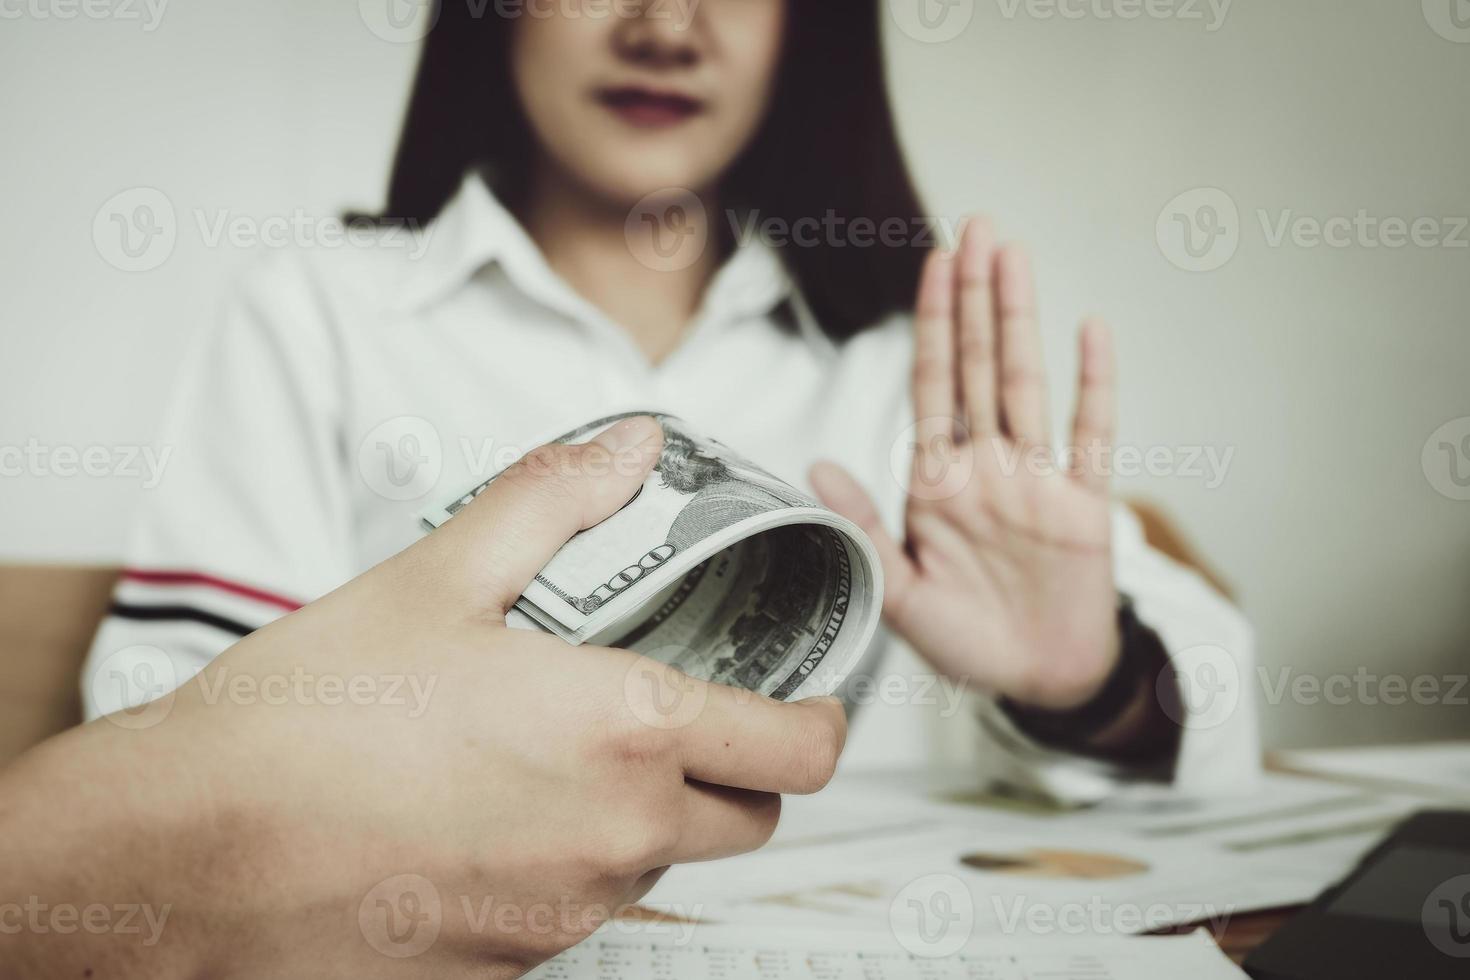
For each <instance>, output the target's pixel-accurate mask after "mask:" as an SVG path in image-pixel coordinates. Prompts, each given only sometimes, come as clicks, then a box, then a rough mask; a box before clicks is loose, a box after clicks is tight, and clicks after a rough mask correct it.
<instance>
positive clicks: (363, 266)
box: [84, 0, 1257, 801]
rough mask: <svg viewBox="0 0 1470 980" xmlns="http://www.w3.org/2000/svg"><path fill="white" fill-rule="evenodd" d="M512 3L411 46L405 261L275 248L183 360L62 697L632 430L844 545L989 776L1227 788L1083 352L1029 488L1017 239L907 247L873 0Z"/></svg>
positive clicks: (1220, 743) (207, 643)
mask: <svg viewBox="0 0 1470 980" xmlns="http://www.w3.org/2000/svg"><path fill="white" fill-rule="evenodd" d="M514 9H515V10H516V11H518V12H519V16H510V17H502V16H497V15H496V13H497V10H498V8H497V7H495V6H494V5H491V6H485V5H478V4H469V5H463V4H460V3H457V2H449V3H446V4H444V5H443V7H442V9H441V10H440V11H439V12H438V20H437V26H436V28H435V29H434V31H433V32H432V33H431V35H430V36H429V38H428V40H427V41H426V44H425V48H424V52H423V57H422V61H421V64H420V67H419V72H418V77H417V80H416V82H415V89H414V94H413V98H412V102H411V105H410V108H409V112H408V116H407V120H406V123H405V126H404V131H403V136H402V141H401V143H400V146H399V151H398V156H397V160H396V162H395V167H394V173H393V178H392V185H391V188H390V193H389V200H388V206H387V209H386V212H385V213H384V215H382V216H381V218H380V220H379V223H380V224H381V225H383V226H384V227H385V229H389V228H391V227H392V226H395V225H399V226H404V225H406V226H409V227H411V228H415V229H423V235H422V240H421V241H418V245H419V246H421V249H420V248H417V247H416V248H415V249H414V250H413V251H412V252H410V251H408V250H405V249H403V248H399V247H394V246H393V244H392V243H394V242H398V243H401V242H402V241H403V238H402V236H399V235H393V234H389V232H388V231H387V230H385V231H384V233H383V236H382V245H381V247H377V248H355V249H352V250H350V251H339V252H334V253H320V254H302V255H298V256H285V257H282V258H281V259H279V260H278V261H276V262H275V263H274V264H273V265H272V266H270V267H269V268H266V269H263V270H261V272H260V273H259V275H257V276H256V277H255V278H254V279H253V280H252V281H251V282H249V283H247V284H246V286H245V288H244V289H243V291H242V295H241V296H240V298H239V299H238V301H237V302H235V303H234V304H233V306H232V307H231V311H230V313H229V315H228V316H227V317H226V318H225V320H224V322H223V324H222V325H221V326H220V327H219V328H218V329H216V330H213V331H211V332H209V333H207V334H205V335H204V336H203V337H201V339H200V342H199V344H198V345H197V349H196V350H195V351H194V353H193V355H192V356H191V359H190V360H189V362H188V367H187V368H186V377H185V382H184V386H183V389H182V392H181V394H180V396H179V401H178V403H177V407H176V409H175V414H174V423H173V430H172V438H171V442H172V443H173V444H174V445H175V446H176V449H177V451H176V453H175V467H174V469H173V470H172V471H171V472H170V479H169V480H167V481H166V482H165V484H164V485H163V486H162V487H160V488H159V490H158V491H157V492H156V493H155V494H154V496H153V497H152V498H150V500H149V501H148V507H147V509H146V513H145V514H144V517H143V520H142V523H141V526H140V530H139V533H138V536H137V538H136V543H135V545H134V550H133V553H132V556H131V565H132V567H131V569H130V570H129V572H128V573H127V574H126V576H125V579H124V581H123V583H122V584H121V586H120V588H119V591H118V595H117V601H116V604H115V606H114V609H113V615H112V616H111V617H110V618H109V620H108V621H107V622H106V624H105V625H104V627H103V628H102V630H101V631H100V633H99V635H98V637H97V640H96V643H95V645H94V649H93V651H92V656H91V661H90V664H89V669H88V675H87V676H88V680H87V681H86V682H85V684H84V686H85V687H86V688H87V690H88V699H89V710H90V711H91V712H92V713H98V712H104V711H108V710H112V709H114V708H116V707H118V706H120V704H121V701H119V695H118V693H117V692H118V691H119V690H123V689H125V688H126V685H127V683H131V681H129V680H128V679H129V678H136V677H139V676H140V675H139V670H140V668H142V667H144V666H147V667H150V668H153V667H156V666H159V665H161V666H162V673H163V674H164V676H163V677H162V678H161V679H160V680H159V682H158V687H160V688H163V687H166V686H168V685H169V684H172V683H179V682H182V681H183V680H184V679H186V678H188V677H190V676H192V675H193V673H195V672H196V671H198V670H199V669H200V668H201V667H202V666H203V665H204V664H206V663H208V662H209V660H210V659H211V658H213V657H214V656H215V655H217V654H218V653H219V652H221V651H222V650H223V649H225V647H227V646H228V645H229V644H230V643H231V642H232V641H233V640H234V639H235V638H237V637H238V636H239V635H243V634H245V633H248V632H250V631H251V630H253V629H256V628H258V627H260V626H262V625H264V624H265V623H266V622H268V621H270V620H271V619H272V618H274V617H276V616H278V615H280V614H281V613H282V612H283V611H284V610H288V609H291V608H294V607H295V606H296V605H297V604H299V603H301V602H305V601H308V600H310V599H312V598H314V597H316V596H318V595H321V594H323V593H325V592H327V591H329V590H330V589H332V588H333V587H335V586H336V585H338V584H339V583H341V582H343V581H346V580H347V579H349V578H350V577H351V576H352V575H354V574H355V573H357V572H359V571H361V570H362V569H364V568H366V567H368V566H370V565H371V564H373V563H374V562H377V561H379V560H381V559H383V558H385V557H387V556H388V555H391V554H393V553H395V552H397V551H399V550H400V549H402V548H403V547H405V546H406V545H407V544H409V543H410V542H411V541H413V540H414V539H415V538H416V537H418V536H419V533H420V532H419V529H418V525H417V522H416V521H415V519H414V516H413V515H414V514H415V513H416V512H417V511H418V510H419V509H421V508H422V506H423V505H424V503H425V502H427V501H428V500H430V499H433V498H436V497H443V496H447V495H450V494H453V493H454V492H457V491H461V490H462V489H463V488H465V487H469V486H473V485H475V484H476V483H477V482H479V481H480V480H483V479H484V478H485V476H486V475H488V473H487V472H486V471H487V470H489V471H493V469H494V467H493V466H490V465H488V462H489V459H490V457H491V456H495V455H496V454H495V452H494V451H495V450H505V449H509V450H512V451H515V450H525V449H528V448H531V447H532V446H534V445H535V444H536V441H537V440H538V438H539V437H541V436H545V435H547V434H550V433H554V432H557V431H566V430H570V429H572V428H574V427H575V426H576V425H578V424H580V423H583V422H585V421H586V420H588V419H592V418H598V417H602V416H605V415H608V414H610V412H609V409H610V408H614V407H628V406H636V407H639V408H645V407H647V408H658V409H661V410H665V411H668V412H670V413H672V414H675V415H678V416H681V417H683V418H685V419H687V420H688V421H689V422H691V423H692V424H693V425H694V426H695V427H696V428H697V429H700V430H702V431H705V432H708V433H710V434H712V435H714V436H715V437H717V438H719V439H721V440H722V441H724V442H727V443H729V444H730V445H732V446H733V447H735V448H736V449H737V450H738V451H740V452H741V453H743V454H744V455H746V456H748V457H750V458H752V459H755V460H758V461H759V462H760V463H761V465H762V466H764V467H766V468H768V469H770V470H771V471H772V472H774V473H776V474H777V475H779V476H781V477H783V478H785V479H787V480H789V481H791V482H793V483H795V484H797V485H800V484H801V483H802V482H803V479H804V477H806V476H807V475H808V473H809V476H810V483H811V485H813V486H814V488H815V489H816V490H817V492H818V493H819V494H820V495H821V496H822V497H823V498H824V499H825V500H826V501H827V503H828V504H829V505H830V506H832V507H833V508H834V509H836V510H839V511H841V512H843V513H845V514H847V515H848V516H850V517H851V518H853V519H854V520H855V521H857V522H858V523H859V524H861V525H862V526H864V527H865V528H866V529H867V530H868V531H869V532H870V533H871V534H872V536H873V538H874V540H875V542H876V543H877V546H878V548H879V550H880V552H881V554H882V557H883V561H884V565H885V572H886V578H887V580H888V583H889V588H888V593H887V596H886V602H885V613H886V620H887V623H888V625H889V626H890V627H891V628H892V630H893V631H894V632H896V633H897V634H898V635H899V636H900V637H901V638H902V639H903V640H905V641H906V642H907V644H908V645H909V646H911V647H912V648H913V649H914V650H915V651H916V652H917V653H918V654H919V655H920V656H921V657H923V658H924V659H925V660H926V661H927V662H928V663H929V664H930V665H932V667H933V668H935V669H937V670H940V671H943V672H944V673H945V674H947V675H949V676H950V677H953V678H955V679H958V680H964V681H968V682H969V683H970V685H971V686H972V688H973V689H974V690H976V691H978V692H981V693H982V694H983V695H984V696H983V697H982V698H981V699H980V701H981V703H980V705H979V708H978V710H979V711H980V713H981V715H982V720H983V722H984V724H985V727H986V730H987V732H988V733H989V734H990V736H991V737H992V738H991V741H992V743H993V745H992V746H991V751H990V752H988V753H986V756H987V759H988V760H989V762H990V763H991V764H992V767H993V774H994V775H997V776H999V777H1001V778H1004V779H1006V780H1009V781H1011V782H1012V783H1016V784H1020V785H1022V786H1023V787H1025V788H1029V789H1031V790H1034V791H1038V792H1044V793H1050V794H1051V795H1053V796H1056V797H1059V798H1062V799H1066V800H1074V801H1085V800H1093V799H1097V798H1099V797H1101V796H1104V795H1106V794H1107V793H1108V792H1110V791H1111V789H1112V788H1113V787H1114V786H1116V785H1117V784H1118V783H1120V782H1121V781H1125V780H1127V779H1132V778H1161V779H1172V780H1173V782H1174V783H1175V784H1176V785H1177V786H1179V787H1181V788H1182V789H1185V790H1188V791H1206V790H1220V789H1224V788H1228V787H1233V786H1239V785H1241V784H1243V783H1244V782H1246V781H1248V780H1249V779H1250V778H1251V776H1252V775H1253V773H1254V771H1255V766H1256V761H1255V757H1256V748H1257V746H1256V736H1255V730H1254V713H1253V709H1252V706H1251V705H1250V703H1249V702H1248V701H1243V700H1242V699H1241V697H1240V690H1241V688H1242V686H1243V685H1242V684H1241V683H1240V678H1241V677H1243V676H1245V675H1246V674H1247V672H1248V671H1249V669H1250V662H1251V660H1250V657H1251V649H1250V642H1251V640H1250V634H1249V630H1248V629H1247V627H1246V626H1245V624H1244V623H1243V622H1242V620H1241V619H1240V617H1239V616H1238V614H1236V613H1235V612H1234V611H1233V610H1232V609H1231V608H1230V607H1229V606H1228V605H1226V604H1225V603H1224V602H1223V601H1221V600H1220V599H1219V598H1218V597H1217V596H1215V595H1214V594H1213V593H1211V592H1210V590H1209V589H1208V587H1206V586H1205V585H1204V583H1203V582H1201V581H1200V580H1199V579H1198V578H1196V577H1195V576H1193V575H1192V574H1191V573H1189V572H1187V571H1185V570H1183V569H1181V568H1179V567H1177V566H1175V565H1173V564H1171V563H1169V562H1168V561H1167V560H1166V559H1164V558H1162V557H1161V556H1159V555H1157V554H1156V553H1153V552H1151V551H1149V550H1148V549H1147V548H1146V546H1145V545H1144V544H1143V542H1142V540H1141V538H1140V534H1139V531H1138V529H1137V527H1136V525H1135V524H1134V523H1133V522H1132V521H1131V520H1129V519H1128V518H1127V516H1126V515H1125V514H1124V513H1123V512H1121V511H1120V510H1118V509H1116V508H1114V507H1113V506H1112V505H1111V504H1110V502H1109V498H1108V495H1107V479H1106V472H1105V468H1104V467H1102V466H1100V465H1098V463H1099V461H1100V460H1102V459H1104V458H1105V457H1104V455H1103V454H1102V453H1099V452H1097V450H1099V449H1105V448H1106V447H1107V445H1108V444H1109V441H1110V440H1111V438H1112V431H1113V391H1112V377H1113V373H1112V363H1111V362H1112V354H1111V343H1110V339H1109V336H1108V332H1107V330H1106V328H1105V327H1103V326H1102V324H1100V323H1096V322H1090V323H1088V324H1085V325H1084V328H1083V331H1082V334H1081V364H1082V369H1081V379H1080V383H1079V390H1078V408H1077V416H1076V419H1075V423H1074V425H1073V427H1072V431H1071V434H1070V438H1069V439H1068V440H1067V443H1068V445H1069V446H1071V447H1074V448H1075V449H1076V450H1078V451H1076V452H1073V453H1071V454H1070V456H1069V457H1068V458H1069V459H1070V461H1071V465H1070V466H1069V467H1068V468H1066V469H1061V470H1059V469H1057V468H1055V467H1051V466H1048V465H1044V464H1045V462H1046V461H1047V460H1048V459H1049V458H1050V457H1048V456H1046V455H1044V454H1041V455H1038V454H1037V453H1036V452H1035V449H1036V447H1038V446H1040V447H1045V446H1049V445H1050V443H1051V430H1050V427H1049V423H1048V419H1047V417H1046V416H1047V412H1046V405H1047V400H1046V394H1045V381H1044V376H1043V368H1042V364H1041V355H1040V343H1039V339H1038V333H1037V325H1036V320H1035V310H1036V300H1035V293H1034V287H1033V283H1032V280H1031V274H1030V271H1029V266H1028V261H1027V258H1026V254H1025V253H1024V252H1023V251H1022V250H1021V249H1020V248H1018V247H1015V246H1005V247H1000V246H998V245H997V244H996V242H995V240H994V237H993V232H992V229H991V226H990V224H989V223H988V222H987V221H985V220H984V219H975V220H972V221H971V222H969V223H968V225H967V227H966V230H965V233H964V236H963V240H962V241H961V242H960V243H959V245H958V248H957V249H956V250H955V251H954V252H953V253H950V252H947V251H939V250H933V249H930V248H929V247H928V243H927V242H926V241H924V240H923V236H921V235H916V234H915V233H914V232H915V229H916V228H918V227H919V226H920V225H921V224H922V210H921V208H920V207H919V204H918V201H917V199H916V197H915V195H914V193H913V190H912V188H911V185H910V181H909V178H908V175H907V172H906V168H905V165H904V163H903V159H902V156H901V154H900V152H899V149H898V146H897V142H896V138H895V131H894V126H893V123H892V118H891V114H890V111H889V107H888V104H887V98H886V94H885V89H884V84H883V77H882V60H881V52H880V44H879V36H880V22H879V15H878V10H877V4H876V2H875V0H864V2H849V3H847V4H845V5H844V8H843V13H842V14H840V15H838V14H835V13H831V12H829V11H827V10H825V9H822V8H819V7H818V6H817V5H815V4H810V3H806V2H803V0H704V2H703V3H700V4H698V5H691V6H690V7H688V9H687V10H685V11H683V13H682V16H685V17H687V21H686V20H682V19H680V11H679V10H677V9H676V7H675V5H670V4H666V3H632V4H611V5H596V9H594V6H593V5H588V6H587V7H585V8H582V7H578V6H576V5H568V4H562V5H556V6H555V9H553V8H552V7H550V6H541V5H528V6H526V7H524V8H520V7H518V8H514ZM425 226H427V227H426V228H425ZM751 229H760V230H762V231H763V232H764V233H765V234H764V235H763V236H762V235H755V234H752V233H751V232H750V230H751ZM895 229H903V230H904V232H903V233H902V234H899V235H895V234H894V231H895ZM814 231H815V232H816V234H815V236H814V235H813V232H814ZM763 238H764V239H769V240H763ZM777 239H782V240H788V243H787V244H785V245H784V246H778V245H776V244H772V241H774V240H777ZM420 252H421V254H420ZM911 310H913V311H916V313H915V315H914V316H913V317H912V318H911V317H910V316H909V313H910V311H911ZM909 365H912V371H910V370H908V366H909ZM911 382H912V383H911ZM910 455H911V456H912V467H911V468H910V466H909V457H910ZM496 458H497V459H498V458H499V456H496ZM823 459H831V460H834V461H835V463H825V462H822V463H819V460H823ZM894 459H898V460H899V461H900V462H899V465H897V466H895V465H894V464H893V462H892V460H894ZM814 464H815V465H814ZM864 487H866V490H864V489H863V488H864ZM906 491H907V492H906ZM869 493H872V494H874V495H875V498H876V499H874V498H870V497H869V496H868V494H869ZM889 529H895V530H894V531H892V532H890V530H889ZM897 529H902V534H901V535H899V534H898V531H897ZM1125 594H1126V595H1127V596H1129V597H1130V599H1129V600H1126V601H1120V596H1121V595H1125ZM884 645H885V644H884V643H883V642H879V643H878V644H876V645H875V648H874V650H873V651H872V652H871V654H870V657H869V660H868V661H867V663H866V665H865V668H864V672H865V673H867V674H871V673H872V672H873V671H874V670H876V669H877V659H878V658H879V657H880V656H881V655H882V648H883V646H884ZM139 647H143V648H155V649H156V650H158V651H161V653H155V654H149V653H146V652H145V653H143V654H139V653H136V652H130V651H136V650H137V649H138V648H139ZM1171 663H1172V669H1169V668H1170V665H1171ZM104 667H105V668H106V669H105V670H104V669H102V668H104ZM144 673H146V672H144ZM156 673H157V671H155V674H156ZM119 677H121V678H123V679H124V682H125V683H124V685H123V688H116V689H114V690H109V686H108V684H107V683H106V682H105V680H106V678H114V679H115V678H119ZM1201 681H1205V682H1208V683H1205V684H1201V683H1200V682H1201ZM144 682H147V683H152V681H149V679H148V678H147V677H144V678H143V679H142V680H141V681H140V683H144Z"/></svg>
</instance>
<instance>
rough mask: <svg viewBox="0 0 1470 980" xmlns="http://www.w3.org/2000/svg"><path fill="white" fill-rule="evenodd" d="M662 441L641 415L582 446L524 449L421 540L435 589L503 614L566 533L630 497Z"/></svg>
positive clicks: (564, 540)
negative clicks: (429, 551)
mask: <svg viewBox="0 0 1470 980" xmlns="http://www.w3.org/2000/svg"><path fill="white" fill-rule="evenodd" d="M663 444H664V434H663V427H662V426H660V425H659V424H658V422H657V421H655V420H654V419H652V418H650V417H648V416H646V415H641V416H637V417H635V418H630V419H624V420H623V421H621V422H618V423H616V424H614V425H612V426H611V427H609V428H608V429H606V430H605V431H603V432H602V433H600V434H599V435H598V436H597V437H596V438H595V439H593V440H592V441H591V442H588V443H585V444H583V445H579V446H565V445H560V444H555V443H553V444H551V445H547V446H542V447H541V448H540V449H536V450H534V451H532V452H531V453H529V454H527V455H526V456H525V458H523V459H522V460H521V461H520V462H518V463H516V464H515V465H514V466H512V467H511V468H510V469H508V470H506V471H505V472H504V473H502V474H501V475H500V476H498V477H496V478H495V480H494V481H493V482H492V483H491V484H490V486H489V487H488V488H487V489H486V490H485V492H484V493H482V494H480V496H479V497H478V498H476V500H475V501H474V502H473V503H472V504H470V505H469V506H468V507H466V508H465V509H464V510H463V511H462V512H461V513H460V514H459V515H457V516H456V517H455V518H454V519H453V520H451V521H450V522H449V523H447V524H445V525H444V527H442V528H440V529H439V530H438V531H436V532H434V533H433V534H431V535H430V536H429V538H428V539H426V540H425V541H424V542H422V543H423V544H424V545H426V546H432V547H433V549H434V550H435V551H436V552H437V553H436V554H435V555H434V557H433V559H432V561H433V564H434V566H435V567H436V569H437V571H436V575H437V576H441V584H442V586H443V591H442V594H445V595H449V596H455V597H460V598H462V599H463V600H464V602H466V603H468V606H467V607H466V606H463V605H462V606H461V607H460V608H471V609H473V610H475V611H476V612H489V613H492V614H493V615H495V616H497V617H501V616H504V615H505V613H506V611H507V610H509V609H510V607H511V606H513V605H514V604H515V601H516V599H517V598H519V597H520V595H521V593H522V592H524V591H525V589H526V586H527V585H528V584H529V583H530V582H531V580H532V579H533V578H535V577H536V573H537V572H539V571H541V569H543V568H545V567H546V564H547V563H548V562H549V561H551V558H552V556H553V555H555V554H556V553H557V551H558V550H560V549H561V546H562V545H564V544H566V543H567V541H568V539H570V538H571V537H572V536H573V535H574V534H576V533H577V532H578V531H584V530H586V529H587V528H590V527H594V526H595V525H597V524H600V523H601V522H603V521H605V520H607V518H609V517H611V516H612V515H613V514H615V513H617V512H618V511H619V510H620V509H622V507H623V506H624V505H625V504H627V503H628V501H629V500H631V499H632V498H633V495H634V494H635V493H637V492H638V490H639V489H640V488H641V487H642V486H643V481H644V480H646V479H647V478H648V474H649V472H650V471H651V470H652V469H653V467H654V465H655V464H656V463H657V462H658V459H659V456H660V454H661V453H662V452H663Z"/></svg>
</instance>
